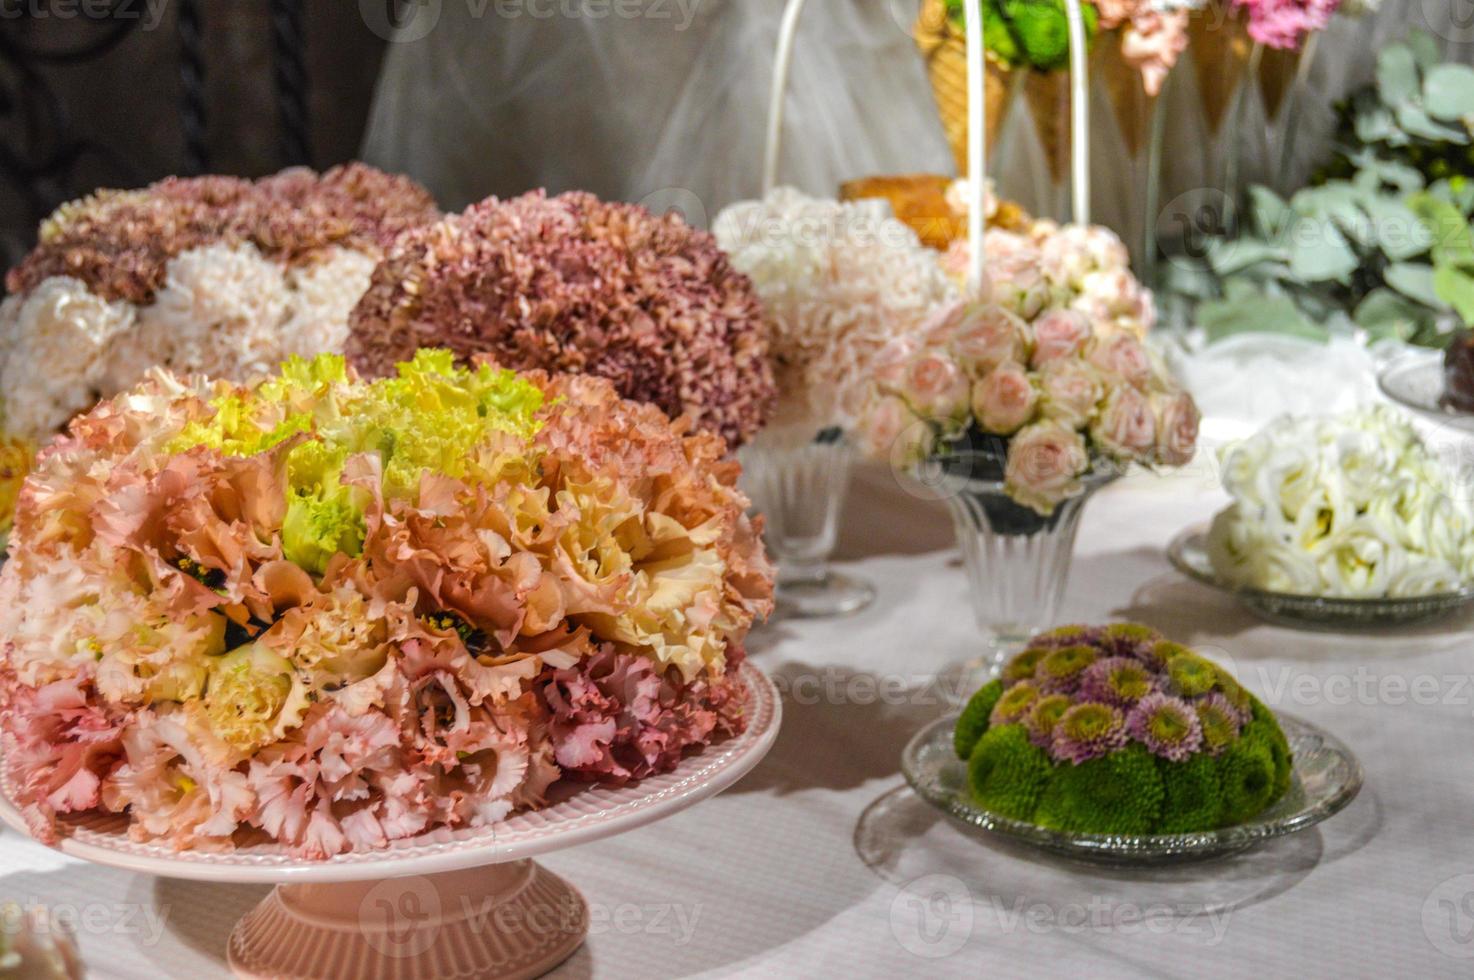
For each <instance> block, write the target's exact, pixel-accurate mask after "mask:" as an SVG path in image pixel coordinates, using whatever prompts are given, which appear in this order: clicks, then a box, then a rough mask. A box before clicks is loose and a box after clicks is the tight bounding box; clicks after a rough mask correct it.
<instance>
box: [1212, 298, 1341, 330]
mask: <svg viewBox="0 0 1474 980" xmlns="http://www.w3.org/2000/svg"><path fill="white" fill-rule="evenodd" d="M1197 319H1198V323H1199V325H1201V326H1202V327H1203V329H1204V330H1205V331H1206V332H1207V334H1208V340H1209V341H1217V340H1222V339H1223V338H1225V337H1232V336H1234V335H1235V334H1241V333H1277V334H1285V335H1287V336H1291V337H1304V338H1306V339H1309V340H1320V341H1324V340H1326V339H1327V337H1328V336H1329V334H1328V333H1327V331H1326V330H1325V328H1324V327H1320V326H1317V325H1316V324H1314V323H1311V322H1310V321H1309V320H1307V319H1306V318H1305V317H1304V316H1303V315H1301V313H1300V311H1299V310H1298V309H1296V307H1295V303H1294V301H1292V300H1290V299H1289V298H1287V297H1284V296H1264V295H1260V296H1255V297H1247V298H1237V299H1234V300H1232V301H1228V300H1224V301H1220V302H1213V303H1204V304H1203V305H1202V306H1199V307H1198V314H1197Z"/></svg>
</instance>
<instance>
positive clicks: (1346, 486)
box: [1208, 407, 1474, 599]
mask: <svg viewBox="0 0 1474 980" xmlns="http://www.w3.org/2000/svg"><path fill="white" fill-rule="evenodd" d="M1223 482H1224V487H1225V489H1227V490H1228V492H1229V494H1230V495H1232V497H1233V499H1234V502H1233V505H1232V506H1230V507H1229V508H1228V509H1227V510H1224V511H1223V512H1222V513H1220V514H1219V515H1218V516H1217V518H1215V519H1214V521H1213V526H1212V529H1211V530H1210V532H1209V535H1208V549H1209V557H1210V560H1211V561H1212V563H1213V568H1214V571H1215V572H1216V573H1217V574H1218V575H1219V576H1220V577H1221V578H1223V579H1224V580H1225V581H1227V582H1229V583H1231V584H1234V585H1238V586H1246V587H1251V588H1257V589H1262V590H1265V591H1270V592H1281V593H1288V594H1293V595H1310V596H1324V597H1327V598H1352V599H1378V598H1388V597H1392V598H1407V597H1414V596H1426V595H1434V594H1439V593H1447V592H1452V591H1455V590H1457V589H1459V588H1460V587H1462V586H1463V585H1464V584H1465V583H1467V582H1468V581H1470V579H1471V578H1474V540H1471V537H1470V535H1471V532H1474V498H1471V493H1474V484H1470V483H1469V482H1468V474H1465V473H1462V472H1461V471H1459V470H1458V469H1457V468H1455V467H1453V466H1450V465H1448V464H1446V463H1445V462H1443V461H1442V460H1440V459H1439V458H1438V457H1437V456H1436V455H1435V454H1434V453H1433V452H1432V451H1431V450H1430V449H1429V448H1428V446H1427V445H1426V444H1424V442H1423V441H1422V440H1421V439H1420V438H1419V437H1418V435H1417V433H1416V431H1415V430H1414V429H1413V427H1412V426H1411V425H1410V424H1409V423H1408V422H1407V421H1406V420H1405V419H1404V418H1402V417H1401V416H1400V415H1399V414H1398V413H1397V412H1395V411H1394V410H1392V409H1391V408H1387V407H1376V408H1368V409H1361V410H1358V411H1355V412H1352V413H1350V414H1347V415H1342V416H1337V417H1331V418H1290V417H1287V418H1283V419H1280V420H1278V421H1275V422H1273V423H1271V424H1270V425H1269V426H1267V427H1266V428H1265V429H1264V430H1262V431H1261V432H1259V433H1258V434H1256V435H1254V436H1253V437H1251V438H1249V439H1247V440H1244V441H1243V442H1241V443H1238V444H1236V445H1233V446H1230V447H1228V448H1227V449H1225V450H1224V453H1223Z"/></svg>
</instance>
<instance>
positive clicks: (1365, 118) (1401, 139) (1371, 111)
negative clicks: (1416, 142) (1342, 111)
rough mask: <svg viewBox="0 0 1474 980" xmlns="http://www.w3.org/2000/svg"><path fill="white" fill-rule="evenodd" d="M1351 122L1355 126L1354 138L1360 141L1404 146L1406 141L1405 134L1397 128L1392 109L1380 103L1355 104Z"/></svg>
mask: <svg viewBox="0 0 1474 980" xmlns="http://www.w3.org/2000/svg"><path fill="white" fill-rule="evenodd" d="M1352 124H1353V125H1354V126H1355V128H1356V138H1357V139H1358V140H1359V141H1361V142H1362V143H1388V144H1391V145H1392V146H1405V145H1406V144H1407V142H1408V138H1407V134H1406V133H1404V132H1403V131H1402V130H1400V129H1398V128H1397V120H1396V119H1394V118H1393V116H1392V110H1391V109H1389V108H1387V107H1386V106H1384V105H1382V104H1380V103H1377V104H1375V105H1366V106H1357V109H1356V115H1355V117H1354V121H1353V123H1352Z"/></svg>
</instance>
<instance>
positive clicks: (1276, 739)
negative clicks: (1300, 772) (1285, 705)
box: [1239, 695, 1295, 800]
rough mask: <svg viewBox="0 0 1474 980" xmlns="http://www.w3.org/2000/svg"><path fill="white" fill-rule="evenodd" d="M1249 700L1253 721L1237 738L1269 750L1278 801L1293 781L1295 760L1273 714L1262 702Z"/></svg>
mask: <svg viewBox="0 0 1474 980" xmlns="http://www.w3.org/2000/svg"><path fill="white" fill-rule="evenodd" d="M1249 700H1250V702H1251V705H1252V708H1251V710H1252V712H1253V720H1252V721H1251V722H1249V724H1247V725H1245V726H1244V730H1243V731H1242V732H1240V733H1239V738H1240V739H1243V738H1249V739H1256V740H1260V741H1262V742H1263V743H1264V744H1265V745H1266V746H1267V747H1268V748H1269V755H1270V758H1271V759H1273V760H1274V799H1276V800H1278V799H1279V798H1280V797H1281V796H1283V795H1284V794H1285V793H1286V792H1287V791H1288V790H1289V788H1290V783H1291V781H1292V780H1293V779H1294V772H1295V760H1294V758H1293V756H1292V754H1291V752H1290V740H1289V739H1287V738H1285V732H1284V729H1282V728H1280V725H1279V722H1278V721H1277V720H1275V717H1274V713H1273V712H1272V711H1270V710H1269V709H1268V708H1267V707H1265V706H1264V704H1263V702H1261V701H1260V700H1259V699H1258V698H1256V697H1254V696H1253V695H1250V696H1249Z"/></svg>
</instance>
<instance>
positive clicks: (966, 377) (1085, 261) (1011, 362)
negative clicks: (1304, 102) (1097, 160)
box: [861, 18, 1198, 688]
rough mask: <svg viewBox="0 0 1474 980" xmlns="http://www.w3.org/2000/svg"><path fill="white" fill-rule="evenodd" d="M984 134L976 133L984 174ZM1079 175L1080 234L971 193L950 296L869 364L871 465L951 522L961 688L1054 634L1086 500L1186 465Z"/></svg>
mask: <svg viewBox="0 0 1474 980" xmlns="http://www.w3.org/2000/svg"><path fill="white" fill-rule="evenodd" d="M969 24H970V25H972V24H980V20H979V19H976V18H970V19H969ZM969 49H970V50H976V51H978V52H980V51H981V44H980V43H973V42H972V41H971V40H970V41H969ZM979 57H980V55H979ZM980 74H981V73H980V72H979V73H978V74H977V75H975V79H977V78H980ZM979 84H980V82H979ZM974 94H975V95H979V93H978V92H977V91H975V92H974ZM973 109H974V112H975V113H978V112H981V111H982V99H981V97H978V98H975V99H974V100H973ZM983 131H984V128H983V125H982V120H980V119H976V118H975V119H974V126H973V127H972V132H973V133H974V134H975V138H974V139H973V140H972V149H973V154H974V165H973V167H972V172H973V173H975V174H980V175H981V174H983V173H984V160H983V141H982V138H981V134H982V133H983ZM1087 142H1088V141H1087V140H1084V139H1079V140H1076V141H1075V146H1076V147H1077V148H1083V147H1084V146H1085V145H1086V143H1087ZM1080 163H1081V161H1080V160H1079V159H1077V165H1076V167H1075V177H1076V182H1077V196H1076V203H1077V212H1078V213H1080V214H1081V215H1082V216H1084V217H1085V221H1084V222H1082V223H1080V224H1071V225H1064V226H1060V225H1057V224H1055V223H1053V222H1049V221H1038V220H1035V221H1031V222H1027V223H1025V224H1024V225H1023V227H1021V228H1019V229H1017V230H1004V229H992V230H987V229H985V218H986V214H987V211H988V205H987V201H986V199H985V195H984V186H985V181H984V180H982V179H978V180H973V181H970V182H969V184H970V188H971V192H972V194H973V199H972V201H971V202H970V206H969V209H968V222H969V237H968V240H967V241H965V242H958V243H956V244H954V246H953V248H952V250H951V251H949V253H948V256H947V258H946V262H947V264H948V265H949V267H950V268H952V269H954V270H956V271H957V272H958V273H959V278H960V280H961V285H962V296H961V298H959V299H958V300H956V301H954V302H953V303H951V304H949V305H947V306H945V307H943V308H940V309H939V310H937V311H936V312H935V313H934V314H933V315H932V317H931V318H930V319H929V321H928V322H927V324H926V325H925V326H924V328H923V329H922V330H920V331H918V332H916V333H914V334H911V335H908V336H903V337H900V338H898V339H896V340H895V341H893V342H892V343H891V344H890V345H888V346H887V348H886V350H884V351H883V352H882V353H881V354H880V355H879V357H878V359H877V361H876V364H875V367H874V368H873V370H872V371H871V378H872V384H871V385H870V386H869V388H868V390H867V400H866V404H865V406H864V409H863V411H862V420H863V421H862V424H861V432H862V433H863V442H864V444H865V445H866V446H867V448H868V449H869V451H870V452H871V453H872V454H873V455H877V456H880V457H882V458H888V459H889V460H890V461H891V463H892V465H893V466H895V467H897V468H898V469H911V470H914V471H915V472H917V473H918V475H919V476H920V477H921V478H922V479H923V480H924V481H926V482H928V483H931V484H932V485H934V486H936V487H937V488H938V489H939V490H940V491H941V493H942V495H943V497H944V498H945V499H946V501H947V504H948V506H949V507H950V509H951V511H952V516H953V520H954V523H955V525H956V529H957V537H958V543H959V545H960V546H961V549H962V554H963V558H964V560H965V562H966V565H967V570H968V576H969V579H970V581H971V584H972V588H971V595H972V599H973V603H974V611H975V613H976V615H977V619H978V625H979V626H980V627H981V628H982V630H983V634H984V642H983V653H982V654H981V655H980V656H978V657H976V658H973V659H972V660H970V661H969V662H968V663H967V664H965V665H964V668H963V669H964V670H965V671H968V672H973V673H976V672H986V671H988V670H991V669H992V668H993V667H995V666H996V665H997V663H998V662H1000V661H1001V658H1002V657H1003V656H1005V655H1006V654H1007V653H1009V652H1011V651H1012V650H1014V649H1017V647H1018V645H1019V644H1021V643H1023V642H1024V641H1026V640H1027V639H1028V637H1029V636H1031V635H1032V634H1034V633H1035V632H1037V631H1038V630H1039V629H1042V628H1043V627H1045V626H1046V625H1047V624H1048V623H1050V622H1052V621H1053V620H1054V617H1055V613H1056V611H1057V608H1058V605H1059V602H1060V599H1061V597H1062V596H1063V594H1064V590H1065V586H1066V583H1067V581H1068V578H1069V570H1070V562H1071V558H1072V555H1073V549H1074V541H1075V533H1076V530H1077V529H1078V527H1079V520H1080V514H1081V512H1082V511H1083V508H1084V505H1085V503H1086V501H1087V500H1088V499H1089V497H1090V495H1091V494H1092V493H1093V492H1094V491H1096V490H1098V489H1100V488H1101V487H1103V486H1104V485H1106V484H1107V483H1109V482H1110V481H1111V480H1113V479H1115V478H1116V477H1117V476H1118V475H1119V474H1120V472H1121V471H1122V469H1123V467H1124V466H1126V465H1128V464H1131V463H1144V464H1152V465H1167V466H1177V465H1182V464H1184V463H1186V462H1188V461H1189V460H1190V459H1191V458H1192V456H1193V453H1194V451H1195V446H1196V440H1197V428H1198V412H1197V408H1196V406H1195V405H1194V404H1193V401H1192V398H1191V397H1190V396H1189V395H1187V393H1186V392H1184V391H1182V390H1181V389H1180V388H1179V387H1178V386H1177V385H1176V384H1175V383H1174V382H1173V381H1172V379H1171V378H1170V376H1169V375H1168V373H1167V371H1166V368H1165V366H1164V365H1163V363H1162V361H1161V360H1160V358H1158V357H1157V356H1156V355H1155V354H1153V353H1152V351H1151V350H1150V349H1149V348H1148V347H1147V346H1146V344H1145V338H1146V334H1147V331H1148V330H1149V328H1150V327H1151V325H1152V321H1153V317H1154V314H1153V306H1152V298H1151V294H1150V292H1148V291H1147V290H1146V289H1144V288H1143V287H1142V286H1141V284H1140V283H1138V282H1137V281H1136V279H1135V277H1134V276H1132V275H1131V272H1130V269H1129V262H1128V257H1127V254H1126V249H1125V247H1124V246H1123V245H1122V244H1121V242H1120V240H1119V239H1117V238H1116V236H1115V235H1114V234H1112V233H1111V232H1109V231H1107V230H1106V229H1103V228H1098V227H1093V226H1090V225H1089V224H1088V215H1086V214H1085V204H1084V202H1086V201H1088V199H1089V189H1088V180H1087V176H1088V166H1082V165H1080ZM965 686H967V687H968V688H971V687H975V686H976V684H975V683H972V684H967V685H965Z"/></svg>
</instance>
